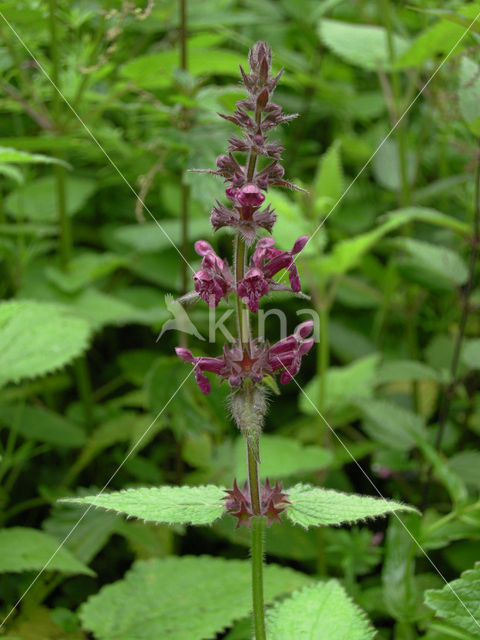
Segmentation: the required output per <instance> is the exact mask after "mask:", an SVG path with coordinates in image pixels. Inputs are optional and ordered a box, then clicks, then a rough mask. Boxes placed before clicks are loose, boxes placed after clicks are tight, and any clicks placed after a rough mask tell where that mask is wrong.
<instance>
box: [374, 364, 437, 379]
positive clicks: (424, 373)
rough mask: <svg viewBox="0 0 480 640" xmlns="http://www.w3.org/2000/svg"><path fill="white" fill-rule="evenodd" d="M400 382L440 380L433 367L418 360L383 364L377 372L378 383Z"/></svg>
mask: <svg viewBox="0 0 480 640" xmlns="http://www.w3.org/2000/svg"><path fill="white" fill-rule="evenodd" d="M398 380H402V381H403V380H409V381H411V380H438V373H437V372H436V371H435V369H434V368H433V367H429V366H428V365H427V364H424V363H423V362H418V361H416V360H391V361H387V362H382V363H381V365H380V366H379V368H378V371H377V382H378V383H379V384H389V383H390V382H397V381H398Z"/></svg>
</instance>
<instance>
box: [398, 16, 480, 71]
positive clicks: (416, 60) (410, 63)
mask: <svg viewBox="0 0 480 640" xmlns="http://www.w3.org/2000/svg"><path fill="white" fill-rule="evenodd" d="M466 6H468V5H466ZM464 7H465V5H464ZM464 7H459V10H460V11H461V10H462V9H463V8H464ZM477 13H478V12H477ZM472 17H474V16H472ZM464 32H465V29H464V28H463V27H461V26H459V25H457V24H454V23H452V22H449V21H448V20H441V21H439V22H437V23H435V24H434V25H432V26H430V27H427V28H426V29H424V30H423V31H422V32H421V33H420V35H419V36H417V38H416V39H415V40H414V41H413V42H412V44H411V45H410V47H409V48H408V49H407V50H406V51H405V52H404V53H403V54H402V55H401V56H400V57H399V59H398V60H397V65H398V68H405V67H421V66H422V65H423V63H424V62H426V61H427V60H428V59H430V58H433V57H435V56H438V55H442V56H443V55H445V54H447V53H448V52H449V51H450V50H451V49H452V47H453V46H454V45H455V44H456V43H457V42H458V40H459V38H460V37H461V36H462V34H463V33H464ZM463 44H464V43H462V45H463ZM457 51H458V49H457Z"/></svg>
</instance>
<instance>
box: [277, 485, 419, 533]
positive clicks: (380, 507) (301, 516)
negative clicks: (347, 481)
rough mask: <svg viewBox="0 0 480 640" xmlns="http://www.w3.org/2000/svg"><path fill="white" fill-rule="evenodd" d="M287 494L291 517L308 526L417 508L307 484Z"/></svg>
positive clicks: (350, 520) (339, 522) (287, 511)
mask: <svg viewBox="0 0 480 640" xmlns="http://www.w3.org/2000/svg"><path fill="white" fill-rule="evenodd" d="M287 493H288V499H289V500H290V502H291V503H292V504H291V505H290V506H289V507H287V509H286V514H287V516H288V518H289V519H290V520H291V521H292V522H293V523H294V524H299V525H301V526H302V527H305V528H308V527H315V526H317V527H318V526H319V525H338V524H343V523H350V522H357V521H359V520H366V519H367V518H376V517H379V516H384V515H387V514H389V513H394V512H396V511H416V510H415V509H414V508H413V507H409V506H407V505H404V504H402V503H400V502H395V501H394V500H385V499H383V498H374V497H371V496H360V495H356V494H349V493H341V492H339V491H333V490H331V489H322V488H320V487H311V486H309V485H306V484H297V485H295V486H294V487H291V488H290V489H288V490H287Z"/></svg>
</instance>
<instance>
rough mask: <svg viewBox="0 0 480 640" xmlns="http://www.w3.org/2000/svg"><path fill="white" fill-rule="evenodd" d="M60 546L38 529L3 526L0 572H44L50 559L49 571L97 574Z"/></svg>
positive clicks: (0, 547)
mask: <svg viewBox="0 0 480 640" xmlns="http://www.w3.org/2000/svg"><path fill="white" fill-rule="evenodd" d="M58 546H59V542H58V540H56V539H55V538H52V537H51V536H49V535H47V534H46V533H43V532H42V531H37V530H36V529H29V528H28V527H10V528H7V529H1V530H0V572H3V573H5V572H14V573H18V572H21V571H41V570H42V569H43V568H44V566H45V565H46V564H47V562H48V567H47V570H48V571H61V572H62V573H71V574H78V573H83V574H85V575H89V576H94V575H95V573H94V571H92V570H91V569H89V568H88V567H87V566H85V565H84V564H83V563H81V562H79V561H78V560H77V559H76V558H75V556H73V555H72V554H71V553H70V551H68V550H67V549H65V547H62V548H60V549H58ZM57 549H58V551H57ZM54 554H55V555H54ZM52 556H53V557H52ZM49 560H50V562H49Z"/></svg>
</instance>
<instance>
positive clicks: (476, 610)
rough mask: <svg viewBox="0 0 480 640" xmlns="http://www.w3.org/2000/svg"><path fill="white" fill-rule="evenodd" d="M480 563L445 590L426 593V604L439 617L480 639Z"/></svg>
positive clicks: (446, 586)
mask: <svg viewBox="0 0 480 640" xmlns="http://www.w3.org/2000/svg"><path fill="white" fill-rule="evenodd" d="M479 592H480V562H477V563H475V565H474V567H473V569H468V570H467V571H464V572H463V573H462V574H461V575H460V578H457V579H456V580H452V581H451V582H449V583H448V584H446V585H445V586H444V587H443V589H430V590H429V591H427V592H426V593H425V603H426V604H427V606H429V607H430V608H431V609H433V610H434V611H435V612H436V614H437V616H439V617H441V618H445V619H446V620H448V621H449V622H452V623H453V624H455V625H457V626H459V627H460V628H461V629H464V630H466V631H468V632H469V633H471V634H472V635H473V637H474V638H480V599H479V597H478V594H479Z"/></svg>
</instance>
